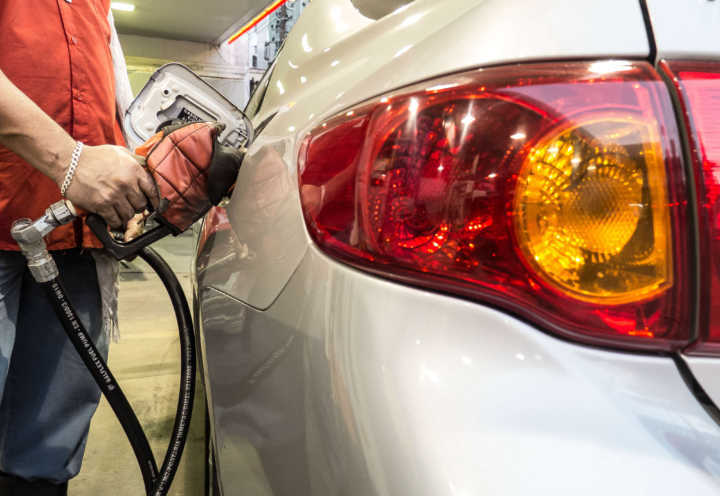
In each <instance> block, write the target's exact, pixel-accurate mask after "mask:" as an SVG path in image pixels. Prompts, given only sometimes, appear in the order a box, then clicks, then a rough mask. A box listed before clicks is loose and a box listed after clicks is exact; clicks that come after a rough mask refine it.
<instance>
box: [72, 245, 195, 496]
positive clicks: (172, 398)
mask: <svg viewBox="0 0 720 496" xmlns="http://www.w3.org/2000/svg"><path fill="white" fill-rule="evenodd" d="M154 248H155V249H156V250H157V251H158V252H159V253H160V255H162V256H163V257H164V258H165V259H166V260H167V261H168V263H169V264H170V266H171V267H172V269H173V270H174V271H175V273H176V274H177V276H178V279H179V280H180V282H181V283H182V285H183V287H184V288H185V293H186V295H187V296H188V301H191V300H190V276H189V268H190V260H191V253H192V251H193V248H194V243H193V238H192V235H191V234H190V233H187V234H185V235H182V236H179V237H177V238H168V239H164V240H162V241H159V242H158V243H156V244H155V245H154ZM119 322H120V342H119V343H112V344H111V346H110V358H109V365H110V368H111V370H112V371H113V373H114V374H115V376H116V378H117V379H118V381H119V382H120V385H121V386H122V388H123V391H124V392H125V395H126V396H127V397H128V400H129V401H130V403H131V404H132V406H133V409H134V410H135V412H136V413H137V416H138V417H139V419H140V423H141V424H142V426H143V429H144V430H145V433H146V435H147V437H148V440H149V441H150V445H151V446H152V448H153V451H154V453H155V458H156V460H157V463H158V465H160V464H162V458H161V457H162V456H164V454H165V450H166V449H167V443H168V440H169V436H170V431H171V429H172V425H173V421H174V418H175V409H176V405H177V395H178V383H179V373H180V354H179V341H178V333H177V327H176V324H175V317H174V314H173V310H172V306H171V304H170V300H169V298H168V296H167V293H166V292H165V289H164V288H163V286H162V283H161V282H160V280H159V279H158V278H157V276H156V275H155V273H154V272H153V271H152V269H150V267H148V266H147V265H146V264H145V262H143V261H142V260H140V259H137V260H135V261H133V262H130V263H128V264H123V267H122V269H121V273H120V302H119ZM204 458H205V408H204V404H203V397H202V395H197V397H196V401H195V411H194V414H193V419H192V424H191V429H190V436H189V441H188V444H187V446H186V447H185V452H184V454H183V459H182V462H181V465H180V468H179V470H178V474H177V475H176V477H175V482H174V483H173V486H172V490H171V491H170V494H171V495H176V496H179V495H193V496H197V495H201V494H204V493H203V490H204V480H205V472H204ZM69 494H70V495H71V496H89V495H96V494H116V495H118V496H124V495H129V496H138V495H142V494H145V491H144V488H143V483H142V477H141V476H140V470H139V469H138V465H137V462H136V460H135V457H134V455H133V452H132V449H131V448H130V444H129V443H128V441H127V439H126V437H125V433H124V432H123V430H122V428H121V426H120V424H119V422H118V421H117V419H116V418H115V416H114V414H113V412H112V410H111V409H110V406H109V405H108V403H107V402H106V401H105V399H104V398H103V400H102V401H101V403H100V406H99V408H98V411H97V413H96V414H95V417H94V418H93V421H92V424H91V426H90V436H89V438H88V444H87V449H86V451H85V458H84V462H83V467H82V470H81V472H80V474H79V475H78V477H76V478H75V479H74V480H73V481H72V482H71V483H70V490H69Z"/></svg>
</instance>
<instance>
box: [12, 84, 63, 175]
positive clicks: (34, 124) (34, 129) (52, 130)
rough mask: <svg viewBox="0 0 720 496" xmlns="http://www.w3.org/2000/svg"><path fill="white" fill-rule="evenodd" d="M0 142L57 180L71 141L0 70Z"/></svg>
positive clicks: (61, 172)
mask: <svg viewBox="0 0 720 496" xmlns="http://www.w3.org/2000/svg"><path fill="white" fill-rule="evenodd" d="M0 143H1V144H3V145H4V146H6V147H7V148H9V149H10V150H12V151H14V152H15V153H17V154H18V155H20V156H21V157H22V158H24V159H25V160H26V161H27V162H28V163H29V164H30V165H32V166H33V167H35V168H36V169H38V170H39V171H40V172H42V173H43V174H45V175H46V176H48V177H50V178H51V179H52V180H53V181H55V182H56V183H58V182H59V181H62V178H63V175H64V173H65V169H66V168H67V166H68V165H69V164H70V157H71V156H72V152H73V149H74V148H75V141H74V140H73V139H72V137H70V135H69V134H68V133H66V132H65V130H64V129H63V128H62V127H60V126H59V125H58V124H57V123H56V122H55V121H53V120H52V119H51V118H50V117H49V116H48V115H47V114H46V113H45V112H43V111H42V109H40V107H38V106H37V105H36V104H35V103H34V102H33V101H32V100H30V99H29V98H28V97H27V96H25V94H23V93H22V92H21V91H20V90H19V89H18V88H17V87H16V86H15V85H14V84H13V83H12V82H11V81H10V80H9V79H8V78H7V77H6V76H5V74H3V72H2V71H0Z"/></svg>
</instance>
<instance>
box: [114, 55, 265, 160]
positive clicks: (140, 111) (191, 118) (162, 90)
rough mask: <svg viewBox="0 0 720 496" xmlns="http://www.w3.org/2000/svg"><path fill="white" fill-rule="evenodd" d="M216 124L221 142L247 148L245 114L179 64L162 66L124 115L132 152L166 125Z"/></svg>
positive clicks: (249, 133) (248, 137)
mask: <svg viewBox="0 0 720 496" xmlns="http://www.w3.org/2000/svg"><path fill="white" fill-rule="evenodd" d="M178 121H180V122H197V121H217V122H221V123H223V124H225V130H224V131H223V132H222V133H221V134H220V142H221V143H222V144H223V145H226V146H230V147H233V148H240V147H242V146H246V145H247V144H248V142H249V141H250V140H251V139H252V126H251V124H250V121H249V120H248V119H247V117H245V114H243V112H242V111H241V110H240V109H238V108H237V107H236V106H235V105H233V104H232V103H231V102H230V101H229V100H227V99H226V98H225V97H224V96H222V95H221V94H220V93H219V92H218V91H217V90H216V89H215V88H213V87H212V86H210V85H209V84H207V83H206V82H205V81H203V80H202V79H200V77H198V76H197V75H196V74H195V73H194V72H192V71H191V70H190V69H188V68H187V67H185V66H184V65H182V64H177V63H171V64H166V65H164V66H162V67H161V68H160V69H158V70H157V71H156V72H155V74H153V75H152V76H151V77H150V80H149V81H148V82H147V84H146V85H145V86H144V87H143V89H142V90H141V91H140V93H139V94H138V96H137V98H135V100H134V101H133V102H132V104H131V105H130V108H128V110H127V112H126V113H125V119H124V125H125V134H126V137H127V141H128V146H129V147H130V148H131V149H133V150H134V149H135V148H137V147H138V146H140V145H141V144H143V143H144V142H145V141H147V140H148V139H149V138H150V137H151V136H152V135H153V134H155V133H156V132H157V130H158V129H159V128H160V127H161V126H162V125H164V124H166V123H169V122H178Z"/></svg>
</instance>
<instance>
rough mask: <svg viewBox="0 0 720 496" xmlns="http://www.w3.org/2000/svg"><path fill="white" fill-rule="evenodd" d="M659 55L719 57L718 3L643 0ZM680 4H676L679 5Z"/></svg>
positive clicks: (699, 0) (719, 14)
mask: <svg viewBox="0 0 720 496" xmlns="http://www.w3.org/2000/svg"><path fill="white" fill-rule="evenodd" d="M645 1H646V3H647V7H648V14H649V15H650V21H651V24H652V30H653V36H654V38H655V46H656V49H657V56H658V58H660V59H664V58H667V59H717V58H720V37H718V32H719V31H720V3H718V2H715V1H713V0H691V1H687V2H683V3H682V4H678V2H676V1H674V0H645ZM680 6H681V8H678V7H680Z"/></svg>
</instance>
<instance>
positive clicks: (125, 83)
mask: <svg viewBox="0 0 720 496" xmlns="http://www.w3.org/2000/svg"><path fill="white" fill-rule="evenodd" d="M108 24H109V25H110V53H111V55H112V60H113V70H114V72H115V104H116V106H117V115H118V121H119V122H120V126H121V127H122V125H123V120H124V118H125V112H126V111H127V109H128V107H130V104H131V103H132V101H133V92H132V88H131V87H130V78H129V77H128V72H127V65H126V64H125V56H124V55H123V51H122V46H121V45H120V39H119V38H118V34H117V30H116V29H115V19H113V15H112V10H111V11H109V12H108ZM123 132H124V130H123Z"/></svg>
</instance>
